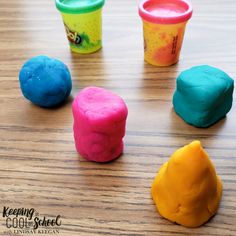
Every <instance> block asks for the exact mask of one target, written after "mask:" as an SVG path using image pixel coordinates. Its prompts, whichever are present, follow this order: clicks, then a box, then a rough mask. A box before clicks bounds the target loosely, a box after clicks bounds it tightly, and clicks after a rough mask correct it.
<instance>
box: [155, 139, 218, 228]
mask: <svg viewBox="0 0 236 236" xmlns="http://www.w3.org/2000/svg"><path fill="white" fill-rule="evenodd" d="M151 194H152V198H153V200H154V202H155V204H156V206H157V209H158V211H159V213H160V214H161V215H162V216H163V217H164V218H166V219H168V220H170V221H173V222H176V223H178V224H181V225H183V226H186V227H197V226H200V225H202V224H203V223H205V222H207V221H208V220H209V218H210V217H212V216H213V215H214V214H215V213H216V211H217V209H218V206H219V203H220V199H221V195H222V182H221V180H220V178H219V177H218V176H217V175H216V171H215V168H214V166H213V164H212V162H211V161H210V159H209V157H208V155H207V153H206V152H205V151H204V150H203V148H202V146H201V143H200V142H199V141H194V142H192V143H190V144H189V145H186V146H184V147H182V148H180V149H178V150H177V151H176V152H174V154H173V155H172V156H171V157H170V159H169V161H168V162H166V163H165V164H164V165H163V166H162V167H161V168H160V170H159V172H158V174H157V176H156V177H155V180H154V181H153V183H152V188H151Z"/></svg>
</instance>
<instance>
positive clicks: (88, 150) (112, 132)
mask: <svg viewBox="0 0 236 236" xmlns="http://www.w3.org/2000/svg"><path fill="white" fill-rule="evenodd" d="M72 110H73V116H74V138H75V145H76V149H77V151H78V153H79V154H80V155H81V156H83V157H85V158H86V159H87V160H90V161H96V162H108V161H111V160H114V159H116V158H117V157H119V156H120V154H121V153H122V152H123V137H124V135H125V124H126V118H127V115H128V109H127V106H126V105H125V103H124V101H123V99H122V98H120V97H119V96H118V95H116V94H114V93H112V92H110V91H107V90H105V89H103V88H98V87H87V88H85V89H83V90H82V91H81V92H80V93H79V94H78V95H77V97H76V98H75V99H74V102H73V104H72Z"/></svg>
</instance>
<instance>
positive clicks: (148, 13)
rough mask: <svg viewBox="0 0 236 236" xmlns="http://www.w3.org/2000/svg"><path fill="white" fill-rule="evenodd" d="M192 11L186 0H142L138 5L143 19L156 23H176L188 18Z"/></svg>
mask: <svg viewBox="0 0 236 236" xmlns="http://www.w3.org/2000/svg"><path fill="white" fill-rule="evenodd" d="M192 12H193V9H192V6H191V4H190V3H189V2H187V1H186V0H144V1H143V2H142V3H141V4H140V5H139V15H140V16H141V17H142V18H143V20H145V21H148V22H152V23H156V24H178V23H181V22H184V21H187V20H189V19H190V18H191V16H192Z"/></svg>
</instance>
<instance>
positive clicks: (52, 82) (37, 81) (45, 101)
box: [19, 56, 72, 107]
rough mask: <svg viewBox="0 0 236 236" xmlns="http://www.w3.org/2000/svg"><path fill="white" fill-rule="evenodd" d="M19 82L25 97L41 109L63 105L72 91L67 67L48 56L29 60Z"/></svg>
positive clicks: (23, 68) (21, 71)
mask: <svg viewBox="0 0 236 236" xmlns="http://www.w3.org/2000/svg"><path fill="white" fill-rule="evenodd" d="M19 80H20V87H21V91H22V94H23V95H24V97H25V98H27V99H28V100H30V101H31V102H32V103H34V104H36V105H38V106H41V107H52V106H56V105H58V104H61V103H62V102H64V101H65V100H66V99H67V98H68V96H69V95H70V92H71V89H72V81H71V75H70V71H69V69H68V68H67V66H66V65H65V64H64V63H63V62H61V61H59V60H57V59H54V58H49V57H47V56H36V57H33V58H31V59H30V60H28V61H27V62H26V63H25V64H24V65H23V67H22V68H21V70H20V74H19Z"/></svg>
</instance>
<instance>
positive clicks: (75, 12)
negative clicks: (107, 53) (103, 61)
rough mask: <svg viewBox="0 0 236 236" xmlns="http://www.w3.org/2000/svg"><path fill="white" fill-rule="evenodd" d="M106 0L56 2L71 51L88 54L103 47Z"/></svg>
mask: <svg viewBox="0 0 236 236" xmlns="http://www.w3.org/2000/svg"><path fill="white" fill-rule="evenodd" d="M103 5H104V0H79V1H78V0H56V7H57V9H58V10H59V11H60V12H61V15H62V18H63V22H64V26H65V30H66V35H67V39H68V41H69V44H70V48H71V51H73V52H76V53H82V54H88V53H93V52H96V51H98V50H99V49H100V48H101V47H102V7H103Z"/></svg>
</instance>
